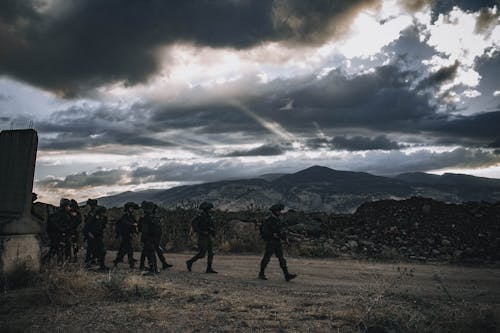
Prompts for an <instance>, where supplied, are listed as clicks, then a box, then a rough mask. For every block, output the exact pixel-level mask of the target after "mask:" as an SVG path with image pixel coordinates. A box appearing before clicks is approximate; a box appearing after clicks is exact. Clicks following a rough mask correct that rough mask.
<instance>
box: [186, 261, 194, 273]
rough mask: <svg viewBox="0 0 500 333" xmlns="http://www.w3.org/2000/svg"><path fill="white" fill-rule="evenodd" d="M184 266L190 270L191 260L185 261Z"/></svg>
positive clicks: (191, 266)
mask: <svg viewBox="0 0 500 333" xmlns="http://www.w3.org/2000/svg"><path fill="white" fill-rule="evenodd" d="M186 268H187V270H188V271H190V272H191V268H193V262H192V261H191V260H188V261H186Z"/></svg>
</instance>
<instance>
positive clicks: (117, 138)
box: [35, 105, 172, 150]
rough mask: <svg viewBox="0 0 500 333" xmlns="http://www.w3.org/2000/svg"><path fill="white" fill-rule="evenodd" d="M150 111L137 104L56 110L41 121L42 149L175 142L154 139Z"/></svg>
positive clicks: (165, 144)
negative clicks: (148, 128)
mask: <svg viewBox="0 0 500 333" xmlns="http://www.w3.org/2000/svg"><path fill="white" fill-rule="evenodd" d="M145 111H146V110H144V109H143V106H141V105H134V106H132V107H130V108H129V109H127V110H116V109H113V108H108V107H99V108H98V109H96V110H91V109H89V108H88V107H85V106H84V107H76V106H75V107H72V108H69V109H67V110H64V111H60V112H55V113H53V114H52V115H51V116H50V118H49V119H47V120H45V121H42V122H38V123H36V124H35V128H36V129H37V131H38V132H39V133H40V134H41V135H40V148H42V149H48V150H68V149H81V148H89V147H96V146H102V145H106V144H118V145H137V146H152V147H165V146H171V145H172V143H170V142H167V141H165V140H159V139H156V138H154V137H153V136H154V134H155V133H151V132H149V131H147V130H146V128H145V127H146V123H147V121H148V120H147V116H146V113H145Z"/></svg>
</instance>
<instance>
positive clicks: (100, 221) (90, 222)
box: [83, 206, 109, 270]
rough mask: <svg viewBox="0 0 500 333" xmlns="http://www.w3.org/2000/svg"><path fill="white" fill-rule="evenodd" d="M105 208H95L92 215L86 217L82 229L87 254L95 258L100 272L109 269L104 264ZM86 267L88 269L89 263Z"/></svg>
mask: <svg viewBox="0 0 500 333" xmlns="http://www.w3.org/2000/svg"><path fill="white" fill-rule="evenodd" d="M104 213H106V208H104V207H102V206H97V207H96V208H95V209H94V211H93V214H91V215H90V214H89V215H88V216H87V218H88V219H87V221H86V224H85V227H84V228H83V234H84V235H85V238H86V239H87V244H88V248H87V253H90V256H91V257H92V258H96V259H97V262H98V264H99V268H100V269H101V270H107V269H109V268H108V267H106V265H105V264H104V258H105V256H106V248H105V247H104V241H103V237H104V229H105V228H106V222H107V219H106V216H105V215H104ZM87 267H90V261H89V262H87Z"/></svg>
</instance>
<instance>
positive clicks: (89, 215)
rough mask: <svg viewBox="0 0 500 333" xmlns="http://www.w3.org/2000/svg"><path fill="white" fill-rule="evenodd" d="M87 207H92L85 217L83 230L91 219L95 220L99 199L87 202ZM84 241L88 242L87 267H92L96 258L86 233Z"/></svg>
mask: <svg viewBox="0 0 500 333" xmlns="http://www.w3.org/2000/svg"><path fill="white" fill-rule="evenodd" d="M87 206H89V207H90V210H89V212H88V213H87V216H85V225H84V227H83V230H85V229H86V228H87V224H88V223H89V221H90V220H91V219H93V217H94V215H95V210H96V208H97V199H88V200H87ZM83 240H84V241H86V242H87V253H86V254H85V264H87V266H89V265H91V264H92V263H94V260H95V258H93V257H92V245H91V240H90V239H89V238H88V237H87V235H86V234H85V232H84V233H83Z"/></svg>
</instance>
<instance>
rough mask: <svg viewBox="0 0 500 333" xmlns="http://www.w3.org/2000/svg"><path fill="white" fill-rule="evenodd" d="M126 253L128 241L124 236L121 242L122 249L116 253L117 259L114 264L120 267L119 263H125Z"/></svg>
mask: <svg viewBox="0 0 500 333" xmlns="http://www.w3.org/2000/svg"><path fill="white" fill-rule="evenodd" d="M125 251H126V240H125V237H123V236H122V239H121V241H120V248H119V249H118V252H117V253H116V258H115V260H113V264H115V266H116V265H118V263H121V262H123V257H124V256H125Z"/></svg>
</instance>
